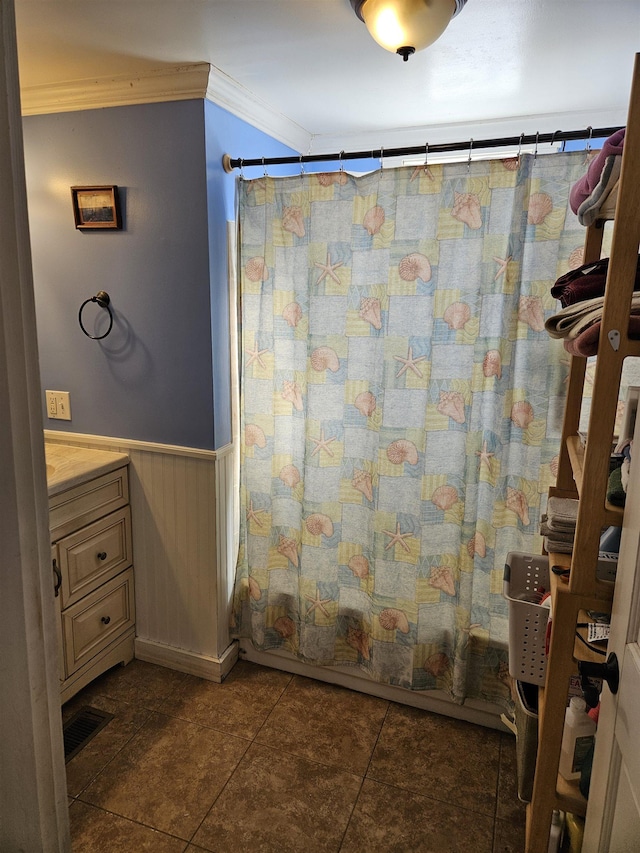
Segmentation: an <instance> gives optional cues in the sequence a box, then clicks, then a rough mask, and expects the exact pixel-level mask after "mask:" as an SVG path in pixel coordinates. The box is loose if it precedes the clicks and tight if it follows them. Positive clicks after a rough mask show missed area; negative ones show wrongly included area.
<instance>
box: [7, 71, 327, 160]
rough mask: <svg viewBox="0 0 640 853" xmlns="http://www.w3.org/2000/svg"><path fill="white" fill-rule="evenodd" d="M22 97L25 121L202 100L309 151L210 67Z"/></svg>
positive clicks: (57, 87)
mask: <svg viewBox="0 0 640 853" xmlns="http://www.w3.org/2000/svg"><path fill="white" fill-rule="evenodd" d="M20 95H21V101H22V115H23V116H30V115H44V114H47V113H64V112H74V111H76V110H94V109H101V108H104V107H121V106H126V105H130V104H151V103H158V102H161V101H184V100H190V99H193V98H203V99H204V98H206V99H207V100H209V101H211V102H212V103H214V104H217V105H218V106H220V107H222V108H223V109H225V110H227V111H228V112H230V113H231V114H232V115H234V116H236V117H237V118H239V119H242V120H243V121H246V122H247V123H248V124H250V125H251V126H252V127H255V128H256V129H257V130H261V131H263V132H264V133H266V134H268V135H269V136H271V137H273V138H274V139H276V140H278V142H282V143H283V145H287V146H289V147H290V148H292V149H293V150H294V151H307V150H308V148H309V145H310V143H311V140H312V137H311V134H310V133H308V132H307V131H306V130H304V129H303V128H302V127H300V125H298V124H296V123H295V122H293V121H291V119H288V118H287V117H286V116H284V115H282V114H281V113H277V112H275V111H274V110H273V108H272V107H270V106H269V104H267V103H266V102H265V101H262V100H261V99H260V98H258V97H256V96H255V95H254V94H252V93H251V92H250V91H249V90H248V89H245V88H244V87H243V86H241V85H240V84H239V83H237V82H236V81H235V80H233V79H232V78H231V77H229V76H228V75H227V74H225V73H224V72H222V71H220V69H218V68H215V67H214V66H212V65H209V63H208V62H197V63H192V64H189V65H167V66H164V67H161V68H152V69H150V70H148V71H144V72H143V73H139V74H135V75H134V74H122V75H111V76H106V77H88V78H84V79H80V80H67V81H64V82H61V83H45V84H43V85H38V86H23V87H22V89H21V92H20Z"/></svg>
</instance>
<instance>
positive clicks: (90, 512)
mask: <svg viewBox="0 0 640 853" xmlns="http://www.w3.org/2000/svg"><path fill="white" fill-rule="evenodd" d="M128 503H129V482H128V479H127V469H126V467H124V468H117V469H116V470H115V471H110V472H109V473H108V474H103V475H102V476H101V477H96V478H95V479H94V480H90V481H89V482H87V483H81V484H80V485H79V486H75V487H74V488H73V489H68V490H67V491H66V492H61V493H60V494H59V495H53V497H51V498H49V529H50V531H51V541H52V542H56V541H57V540H58V539H60V538H61V537H63V536H67V534H69V533H73V531H74V530H78V529H79V528H80V527H84V525H85V524H90V523H91V522H92V521H96V519H98V518H100V517H101V516H103V515H107V514H108V513H110V512H114V510H116V509H120V507H123V506H125V505H126V504H128Z"/></svg>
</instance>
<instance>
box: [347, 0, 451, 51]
mask: <svg viewBox="0 0 640 853" xmlns="http://www.w3.org/2000/svg"><path fill="white" fill-rule="evenodd" d="M455 11H456V3H455V0H365V2H364V3H363V4H362V6H361V8H360V14H361V16H362V18H363V20H364V22H365V24H366V27H367V29H368V30H369V32H370V34H371V36H372V38H373V39H374V41H376V42H378V44H379V45H380V46H381V47H383V48H385V50H388V51H390V52H391V53H397V52H398V49H399V48H402V47H412V48H414V50H422V49H423V48H425V47H428V46H429V45H430V44H433V42H434V41H436V39H438V38H440V36H441V35H442V33H443V32H444V31H445V30H446V28H447V26H448V25H449V23H450V21H451V18H452V17H453V15H454V12H455Z"/></svg>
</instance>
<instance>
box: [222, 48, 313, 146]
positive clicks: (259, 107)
mask: <svg viewBox="0 0 640 853" xmlns="http://www.w3.org/2000/svg"><path fill="white" fill-rule="evenodd" d="M206 96H207V100H208V101H211V102H212V103H214V104H217V105H218V106H219V107H222V108H223V109H225V110H227V112H230V113H231V114H232V115H234V116H236V117H237V118H239V119H242V120H243V121H246V122H247V123H248V124H250V125H251V126H252V127H255V128H256V129H257V130H260V131H262V132H263V133H266V134H267V135H268V136H271V137H273V139H276V140H277V141H278V142H282V144H283V145H288V146H289V148H292V149H293V150H294V151H298V152H301V151H307V150H308V149H309V145H310V143H311V140H312V136H311V134H310V133H309V132H308V131H306V130H304V128H302V127H300V125H299V124H296V123H295V122H294V121H291V119H289V118H287V117H286V116H284V115H282V113H277V112H275V111H274V109H273V108H272V107H271V106H269V104H267V103H266V102H265V101H262V100H261V99H260V98H258V97H256V96H255V95H254V94H253V93H251V92H250V91H249V90H248V89H245V88H244V87H243V86H241V85H240V84H239V83H236V81H235V80H233V79H232V78H231V77H229V76H228V75H227V74H225V73H224V72H223V71H220V69H219V68H216V67H215V66H213V65H212V66H211V73H210V74H209V85H208V86H207V95H206Z"/></svg>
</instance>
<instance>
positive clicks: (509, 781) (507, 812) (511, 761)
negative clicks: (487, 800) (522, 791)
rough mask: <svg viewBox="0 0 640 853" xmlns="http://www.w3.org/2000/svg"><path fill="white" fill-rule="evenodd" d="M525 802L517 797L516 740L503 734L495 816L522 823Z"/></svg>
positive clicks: (524, 816) (524, 815)
mask: <svg viewBox="0 0 640 853" xmlns="http://www.w3.org/2000/svg"><path fill="white" fill-rule="evenodd" d="M526 810H527V806H526V803H523V802H522V801H521V800H519V799H518V774H517V769H516V741H515V738H514V737H513V736H512V735H507V734H503V735H502V740H501V742H500V773H499V777H498V807H497V809H496V817H497V818H499V819H500V820H511V821H513V822H515V823H517V824H524V822H525V819H526Z"/></svg>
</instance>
